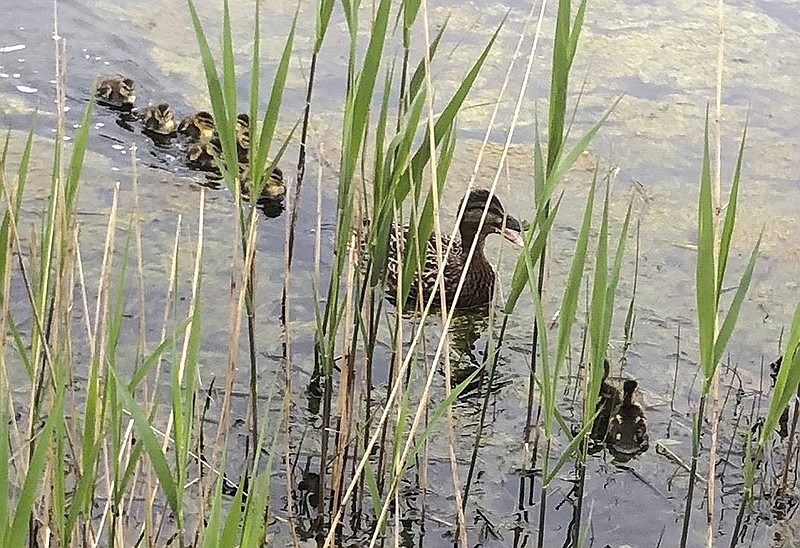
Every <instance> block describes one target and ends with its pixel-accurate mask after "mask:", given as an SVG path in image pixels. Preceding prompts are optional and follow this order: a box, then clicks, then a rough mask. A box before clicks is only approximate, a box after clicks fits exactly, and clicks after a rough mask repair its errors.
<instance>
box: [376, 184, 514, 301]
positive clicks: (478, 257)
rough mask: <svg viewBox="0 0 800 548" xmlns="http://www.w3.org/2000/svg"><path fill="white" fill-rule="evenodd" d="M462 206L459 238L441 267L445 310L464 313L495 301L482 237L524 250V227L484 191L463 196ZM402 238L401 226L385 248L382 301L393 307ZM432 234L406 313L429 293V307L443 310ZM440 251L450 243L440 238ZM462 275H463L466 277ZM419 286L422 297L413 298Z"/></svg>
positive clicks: (491, 275) (491, 269) (480, 190)
mask: <svg viewBox="0 0 800 548" xmlns="http://www.w3.org/2000/svg"><path fill="white" fill-rule="evenodd" d="M464 201H466V207H465V209H464V215H463V217H462V218H461V223H460V224H459V226H458V231H459V234H460V238H458V237H457V238H456V240H455V241H454V242H453V244H452V245H453V247H452V249H451V251H450V255H449V258H448V260H447V263H445V264H444V265H443V266H442V268H444V280H443V281H444V292H445V296H446V299H447V305H448V306H451V307H453V306H454V307H455V308H457V309H460V310H463V309H468V308H476V307H479V306H484V305H486V304H488V303H489V302H490V301H491V300H492V297H493V296H494V280H495V272H494V269H493V268H492V265H491V263H489V260H488V259H487V258H486V256H485V255H484V253H483V246H484V242H485V240H486V237H487V236H489V235H490V234H502V235H503V237H504V238H506V239H507V240H509V241H511V242H513V243H514V244H516V245H522V244H523V241H522V227H521V226H520V224H519V221H517V220H516V219H515V218H514V217H512V216H511V215H509V214H507V213H506V212H505V210H504V209H503V204H501V203H500V200H499V199H498V198H497V196H493V195H491V194H490V193H489V191H488V190H486V189H483V188H476V189H473V190H471V191H470V192H469V194H467V195H466V196H465V197H464ZM487 203H488V204H489V207H488V211H487V213H486V220H485V222H484V223H483V225H481V222H480V221H481V218H482V217H483V211H484V208H485V207H486V205H487ZM404 238H405V231H404V229H403V228H401V227H395V228H394V230H393V231H392V232H391V235H390V239H389V249H388V262H387V273H386V298H387V300H389V302H391V303H394V302H395V301H396V295H397V274H398V271H399V270H401V269H402V258H401V257H400V256H399V249H400V247H401V245H402V246H403V247H405V245H404V244H401V243H400V240H401V239H404ZM434 239H435V235H431V238H430V239H429V240H428V242H427V243H426V244H427V245H426V247H425V248H424V251H423V256H422V257H420V259H421V262H422V267H421V268H420V270H419V272H418V273H417V275H416V277H415V280H414V281H412V282H411V291H410V293H409V294H408V300H407V302H406V308H408V307H409V306H410V307H411V308H414V307H415V305H416V303H417V302H418V299H419V300H422V302H426V301H427V300H428V298H429V297H430V296H431V294H433V295H434V297H433V299H434V300H433V305H434V306H436V307H439V306H441V303H440V302H439V299H440V297H439V288H438V285H437V283H436V279H437V273H438V270H439V265H438V261H437V257H436V251H435V250H436V245H435V241H434ZM475 240H477V245H476V247H475V253H474V254H473V256H472V261H471V262H470V263H469V266H468V265H467V264H466V260H467V254H468V253H469V250H470V248H471V247H472V242H473V241H475ZM441 244H442V249H446V248H447V247H448V246H449V245H450V238H449V237H447V236H444V235H443V236H442V240H441ZM465 271H466V272H465ZM462 274H464V285H463V287H462V290H461V293H460V295H459V297H458V301H457V302H454V301H455V293H456V288H457V287H458V284H459V280H460V278H461V276H462ZM417 286H421V287H422V294H421V295H418V294H417Z"/></svg>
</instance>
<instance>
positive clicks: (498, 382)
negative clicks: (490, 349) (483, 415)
mask: <svg viewBox="0 0 800 548" xmlns="http://www.w3.org/2000/svg"><path fill="white" fill-rule="evenodd" d="M488 329H489V309H488V307H481V308H479V309H473V310H470V311H468V312H461V313H458V314H456V315H454V316H453V321H452V322H451V323H450V329H449V334H450V354H449V356H450V365H451V368H452V378H451V384H452V386H453V387H454V388H455V387H456V386H458V385H459V384H461V383H462V382H464V381H465V380H467V379H468V378H469V377H470V375H472V374H473V373H475V372H476V371H478V370H479V369H481V368H482V367H483V366H484V365H487V366H488V359H487V355H486V346H484V349H483V351H480V350H478V348H477V347H478V346H479V341H480V339H481V337H482V336H483V334H484V333H486V331H487V330H488ZM495 365H498V364H495ZM485 377H486V375H485V371H479V372H478V374H477V375H476V376H475V378H473V379H472V381H470V383H469V384H468V385H467V387H466V388H465V389H464V391H463V392H462V394H461V395H462V397H463V396H466V395H468V394H469V395H471V396H474V395H476V394H478V395H479V394H481V393H482V388H483V386H484V383H486V382H488V381H487V379H486V378H485ZM509 383H510V381H509V380H507V379H505V378H504V377H503V376H502V375H501V373H500V371H499V370H498V371H497V372H496V373H495V376H494V379H493V380H492V385H491V387H490V390H491V392H493V393H494V392H497V391H499V390H500V389H501V388H502V387H503V386H506V385H508V384H509Z"/></svg>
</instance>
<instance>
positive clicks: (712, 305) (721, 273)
mask: <svg viewBox="0 0 800 548" xmlns="http://www.w3.org/2000/svg"><path fill="white" fill-rule="evenodd" d="M746 138H747V132H746V131H744V132H743V133H742V139H741V143H740V146H739V153H738V157H737V161H736V169H735V171H734V175H733V181H732V183H731V191H730V196H729V198H728V208H727V212H726V215H725V219H724V221H723V224H722V226H721V229H720V228H719V227H718V219H716V216H717V215H721V209H720V206H719V205H718V204H717V205H715V204H714V203H713V199H712V181H711V159H710V158H711V154H710V148H709V129H708V113H706V126H705V131H704V147H703V162H702V167H701V173H700V193H699V197H698V207H697V265H696V271H695V284H696V285H695V288H696V289H695V295H696V300H697V328H698V333H699V349H698V350H699V354H700V372H701V373H702V380H703V384H702V391H701V394H700V402H699V405H698V410H697V413H696V414H695V415H694V417H693V427H692V460H691V469H690V472H689V484H688V492H687V496H686V506H685V508H684V514H683V528H682V532H681V548H683V547H685V546H686V543H687V542H688V537H689V522H690V520H691V514H692V500H693V494H694V484H695V478H696V472H697V463H698V459H699V456H700V447H701V444H700V431H701V426H700V425H701V424H702V421H703V420H704V418H705V413H706V404H707V399H708V396H709V393H710V391H711V387H712V382H713V379H714V375H715V374H716V371H717V366H718V364H719V361H720V359H721V358H722V355H723V354H724V352H725V348H726V346H727V344H728V341H729V340H730V337H731V335H732V334H733V330H734V327H735V326H736V321H737V319H738V317H739V311H740V310H741V307H742V304H743V302H744V298H745V296H746V295H747V290H748V288H749V287H750V281H751V279H752V277H753V269H754V268H755V262H756V258H757V257H758V250H759V247H760V245H761V236H759V238H758V241H757V242H756V244H755V246H754V247H753V250H752V252H751V253H750V259H749V261H748V263H747V265H746V267H745V270H744V272H743V273H742V276H741V278H740V280H739V284H738V286H737V289H736V292H735V293H734V296H733V298H732V299H731V302H730V304H729V308H728V310H727V312H726V313H725V316H724V318H723V320H722V323H721V324H719V323H718V322H719V314H720V297H721V295H722V284H723V281H724V279H725V274H726V270H727V266H728V254H729V250H730V245H731V240H732V237H733V231H734V227H735V224H736V212H737V205H738V197H739V183H740V179H741V168H742V162H743V158H744V145H745V141H746Z"/></svg>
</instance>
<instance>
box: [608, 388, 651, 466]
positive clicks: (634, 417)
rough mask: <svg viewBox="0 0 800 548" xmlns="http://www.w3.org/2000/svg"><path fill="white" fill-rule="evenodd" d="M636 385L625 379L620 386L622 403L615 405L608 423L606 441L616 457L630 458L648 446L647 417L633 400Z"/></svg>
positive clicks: (642, 451) (645, 449)
mask: <svg viewBox="0 0 800 548" xmlns="http://www.w3.org/2000/svg"><path fill="white" fill-rule="evenodd" d="M638 386H639V385H638V383H637V382H636V381H634V380H632V379H628V380H626V381H625V384H624V385H623V387H622V392H623V396H622V404H620V406H619V407H617V409H616V411H615V412H614V416H613V418H612V419H611V421H610V423H609V427H608V436H607V438H606V443H607V444H608V448H609V449H610V450H611V452H612V453H613V454H614V456H615V457H616V458H618V459H620V458H622V459H625V460H627V459H630V458H632V457H635V456H636V455H639V454H641V453H644V452H645V451H647V449H648V448H649V447H650V436H649V435H648V433H647V417H645V414H644V409H642V406H641V405H639V404H638V403H637V402H635V401H634V395H635V392H636V389H637V388H638Z"/></svg>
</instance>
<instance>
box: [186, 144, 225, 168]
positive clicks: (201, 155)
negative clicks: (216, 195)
mask: <svg viewBox="0 0 800 548" xmlns="http://www.w3.org/2000/svg"><path fill="white" fill-rule="evenodd" d="M210 146H211V143H208V144H206V143H202V142H196V143H192V144H190V145H189V147H188V148H187V149H186V165H187V166H189V168H191V169H197V170H199V171H208V172H211V173H219V168H218V167H217V163H216V162H215V161H214V155H213V154H212V153H211V151H210V150H209V147H210Z"/></svg>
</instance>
